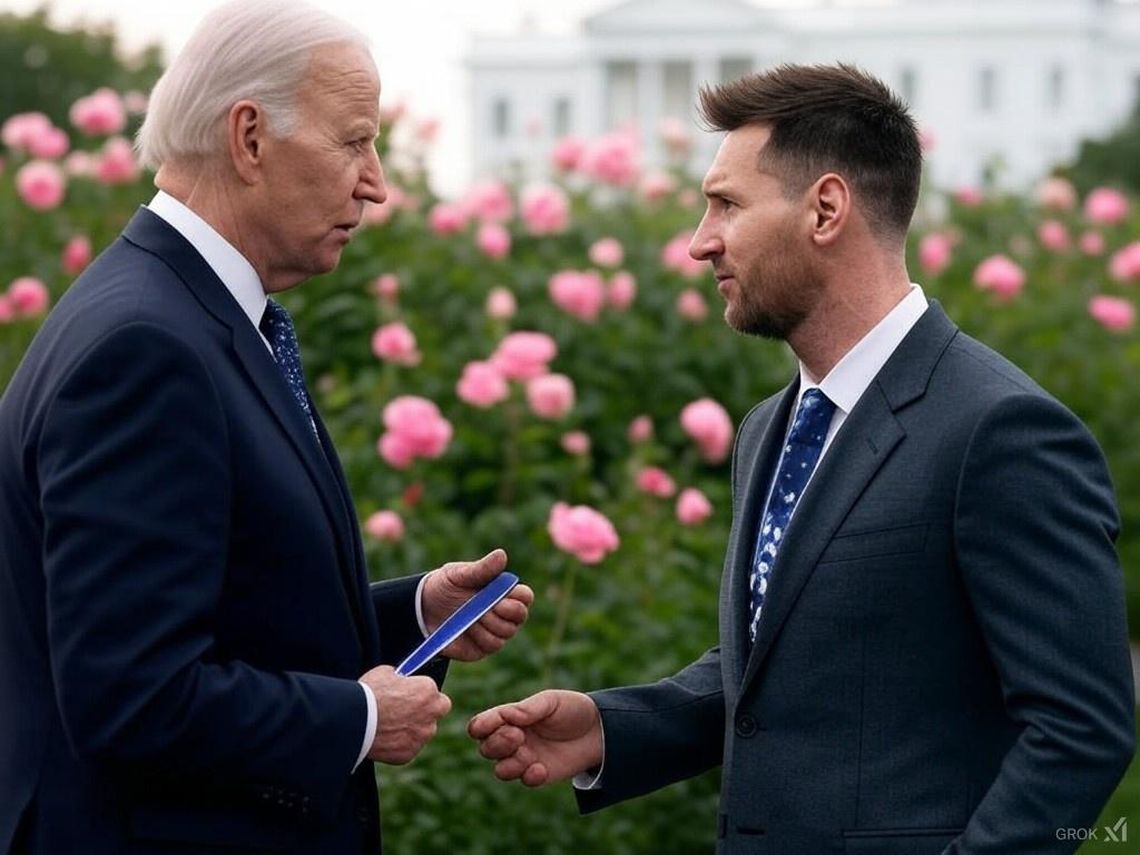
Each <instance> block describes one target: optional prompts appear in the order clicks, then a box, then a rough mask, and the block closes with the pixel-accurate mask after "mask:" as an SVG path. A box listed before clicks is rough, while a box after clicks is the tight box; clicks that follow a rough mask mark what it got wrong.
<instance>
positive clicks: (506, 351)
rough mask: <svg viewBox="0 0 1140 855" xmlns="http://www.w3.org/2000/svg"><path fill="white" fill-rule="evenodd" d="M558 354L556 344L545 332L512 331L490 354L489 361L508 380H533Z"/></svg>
mask: <svg viewBox="0 0 1140 855" xmlns="http://www.w3.org/2000/svg"><path fill="white" fill-rule="evenodd" d="M557 355H558V345H557V344H555V343H554V339H552V338H551V337H550V336H548V335H547V334H546V333H539V332H514V333H511V334H510V335H508V336H506V337H505V338H504V339H503V340H502V341H501V342H499V346H498V347H497V348H496V349H495V352H494V354H492V355H491V362H492V363H493V364H494V366H495V367H496V368H498V369H499V371H500V372H502V374H503V376H504V377H506V378H507V379H508V380H533V379H534V378H535V377H540V376H542V375H543V374H546V373H547V372H548V371H549V370H550V368H549V367H548V366H549V363H550V361H551V360H552V359H554V357H555V356H557Z"/></svg>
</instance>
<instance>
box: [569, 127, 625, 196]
mask: <svg viewBox="0 0 1140 855" xmlns="http://www.w3.org/2000/svg"><path fill="white" fill-rule="evenodd" d="M581 169H582V171H583V172H585V173H586V174H587V175H589V176H590V177H591V178H593V179H595V180H597V181H600V182H602V183H603V184H612V185H614V186H616V187H629V186H630V185H632V184H633V183H634V182H635V181H636V180H637V174H638V171H639V170H640V166H639V165H638V151H637V138H636V137H634V135H633V134H632V133H626V132H623V131H616V132H614V133H610V134H606V135H605V136H603V137H602V138H600V139H598V140H596V141H595V142H594V143H593V144H592V145H591V146H590V147H589V149H588V150H587V151H586V154H585V156H584V157H583V158H582V162H581Z"/></svg>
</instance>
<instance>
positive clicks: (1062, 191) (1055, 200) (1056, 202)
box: [1037, 176, 1077, 211]
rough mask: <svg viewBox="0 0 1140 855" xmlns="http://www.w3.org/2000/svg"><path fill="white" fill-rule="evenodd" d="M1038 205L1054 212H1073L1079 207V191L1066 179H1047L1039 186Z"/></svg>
mask: <svg viewBox="0 0 1140 855" xmlns="http://www.w3.org/2000/svg"><path fill="white" fill-rule="evenodd" d="M1037 204H1039V205H1040V206H1041V207H1042V208H1050V209H1052V210H1054V211H1071V210H1073V208H1075V207H1077V190H1076V188H1075V187H1073V183H1072V182H1071V181H1069V180H1067V179H1065V178H1059V177H1057V176H1052V177H1050V178H1046V179H1045V180H1044V181H1042V182H1041V183H1040V184H1038V185H1037Z"/></svg>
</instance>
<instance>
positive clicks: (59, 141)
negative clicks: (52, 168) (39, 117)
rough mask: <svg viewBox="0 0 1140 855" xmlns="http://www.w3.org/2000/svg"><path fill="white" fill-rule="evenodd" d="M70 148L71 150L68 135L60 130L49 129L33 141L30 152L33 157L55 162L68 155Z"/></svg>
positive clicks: (29, 148) (29, 147)
mask: <svg viewBox="0 0 1140 855" xmlns="http://www.w3.org/2000/svg"><path fill="white" fill-rule="evenodd" d="M69 148H71V140H69V139H68V138H67V133H66V132H64V131H62V130H60V129H59V128H55V127H49V128H48V129H47V130H45V131H44V132H43V133H42V134H40V135H39V136H37V137H35V138H33V139H32V142H31V145H29V146H28V151H29V152H30V153H31V155H32V157H42V158H46V159H47V160H55V159H56V158H60V157H63V156H64V155H65V154H67V150H68V149H69Z"/></svg>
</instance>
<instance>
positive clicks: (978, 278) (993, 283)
mask: <svg viewBox="0 0 1140 855" xmlns="http://www.w3.org/2000/svg"><path fill="white" fill-rule="evenodd" d="M974 285H976V286H977V287H978V288H981V289H982V290H983V291H993V292H994V294H996V295H997V296H998V297H999V298H1000V299H1002V300H1011V299H1013V298H1014V297H1016V296H1017V295H1018V294H1020V293H1021V289H1022V288H1023V287H1024V286H1025V271H1024V270H1022V269H1021V267H1019V266H1018V265H1017V263H1016V262H1014V261H1012V260H1011V259H1009V258H1008V257H1007V256H1004V255H991V256H990V257H989V258H987V259H986V260H985V261H983V262H982V263H981V264H979V265H978V266H977V268H976V269H975V270H974Z"/></svg>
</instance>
